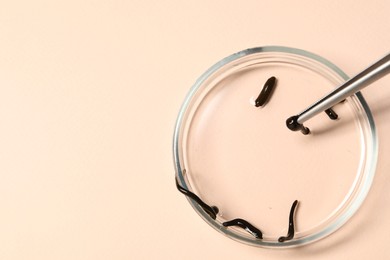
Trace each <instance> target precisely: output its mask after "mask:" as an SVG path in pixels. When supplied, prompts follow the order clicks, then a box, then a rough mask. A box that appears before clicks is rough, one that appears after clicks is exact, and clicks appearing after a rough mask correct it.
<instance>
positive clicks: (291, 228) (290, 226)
mask: <svg viewBox="0 0 390 260" xmlns="http://www.w3.org/2000/svg"><path fill="white" fill-rule="evenodd" d="M297 205H298V201H297V200H295V201H294V203H293V204H292V206H291V209H290V215H289V218H288V232H287V236H281V237H279V239H278V241H279V242H281V243H282V242H284V241H287V240H291V239H293V238H294V235H295V224H294V214H295V210H296V208H297Z"/></svg>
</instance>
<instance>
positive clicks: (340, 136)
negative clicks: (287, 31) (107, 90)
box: [173, 46, 378, 248]
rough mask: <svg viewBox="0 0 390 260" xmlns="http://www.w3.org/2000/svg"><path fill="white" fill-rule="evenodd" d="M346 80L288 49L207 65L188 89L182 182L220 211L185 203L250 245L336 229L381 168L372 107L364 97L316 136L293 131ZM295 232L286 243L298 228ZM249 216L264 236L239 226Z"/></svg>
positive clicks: (316, 125)
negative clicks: (268, 88) (268, 86)
mask: <svg viewBox="0 0 390 260" xmlns="http://www.w3.org/2000/svg"><path fill="white" fill-rule="evenodd" d="M270 77H276V86H275V90H274V91H273V93H272V95H271V97H270V99H269V101H268V103H267V104H266V105H265V106H263V107H256V106H254V100H255V99H256V97H257V96H258V95H259V93H260V91H261V90H262V87H263V85H264V83H265V82H266V81H267V79H269V78H270ZM347 79H348V76H347V75H346V74H345V73H344V72H342V71H341V70H340V69H339V68H338V67H336V66H335V65H334V64H332V63H331V62H329V61H327V60H326V59H324V58H322V57H320V56H318V55H315V54H313V53H310V52H307V51H304V50H300V49H295V48H289V47H282V46H266V47H257V48H251V49H247V50H243V51H240V52H238V53H235V54H233V55H230V56H228V57H226V58H224V59H223V60H221V61H220V62H218V63H216V64H215V65H214V66H212V67H211V68H209V69H208V70H207V71H206V72H205V73H204V74H203V75H201V76H200V78H199V79H198V80H197V81H196V82H195V84H194V85H193V87H192V88H191V89H190V90H189V93H188V94H187V96H186V98H185V100H184V103H183V105H182V107H181V109H180V111H179V115H178V118H177V121H176V125H175V130H174V140H173V156H174V165H175V171H176V176H175V177H176V179H177V182H178V185H180V186H181V187H183V188H184V189H186V190H189V191H190V192H192V193H194V194H196V195H197V196H198V197H199V198H200V199H201V200H202V201H203V202H204V203H206V204H207V205H215V206H216V207H218V209H219V212H218V214H216V218H215V219H214V218H212V217H210V215H209V214H208V213H207V212H206V211H205V210H204V208H203V207H201V206H200V205H199V203H198V202H197V201H196V200H194V199H192V198H190V197H187V199H188V201H189V203H190V204H191V206H192V207H193V209H194V210H195V211H196V212H197V213H198V214H199V216H200V217H201V218H203V220H204V221H205V222H207V223H208V224H209V225H210V226H211V227H213V228H214V229H215V230H217V231H218V232H220V233H222V234H224V235H226V236H228V237H229V238H232V239H234V240H237V241H239V242H243V243H246V244H249V245H254V246H259V247H266V248H287V247H295V246H301V245H306V244H309V243H312V242H314V241H317V240H319V239H322V238H324V237H326V236H328V235H330V234H331V233H333V232H334V231H336V230H338V229H339V228H340V227H342V225H343V224H345V223H346V222H347V221H348V219H350V218H351V217H352V216H353V215H354V214H355V213H356V211H357V210H358V209H359V207H360V205H361V204H362V203H363V201H364V199H365V197H366V195H367V193H368V191H369V189H370V186H371V184H372V181H373V178H374V175H375V167H376V161H377V152H378V145H377V142H378V140H377V135H376V130H375V124H374V120H373V117H372V114H371V112H370V109H369V107H368V105H367V103H366V102H365V100H364V98H363V96H362V94H361V93H357V94H355V95H353V96H351V97H349V98H347V99H346V100H345V101H344V102H341V103H340V104H337V105H335V106H334V107H333V108H332V109H333V110H334V111H335V112H336V113H337V115H338V119H337V120H331V119H330V118H329V117H328V115H327V114H326V113H322V114H320V115H318V116H316V117H314V118H312V119H311V120H309V121H307V122H306V123H305V126H307V127H309V128H310V130H311V133H310V134H309V135H303V134H301V133H299V132H292V131H290V130H289V129H288V128H287V127H286V124H285V121H286V119H287V118H288V117H290V116H292V115H295V114H297V113H298V112H301V111H302V110H303V109H304V108H306V107H307V106H308V105H310V104H312V103H314V102H315V101H316V100H318V99H319V98H320V97H322V96H324V95H325V94H326V93H328V92H329V91H331V90H332V89H334V88H335V87H337V86H338V85H340V84H341V83H343V82H345V81H346V80H347ZM295 200H298V206H297V208H296V210H295V212H294V226H295V232H294V235H293V238H292V239H289V240H286V241H284V242H280V241H279V238H280V237H281V236H286V235H287V233H288V229H289V224H290V222H289V221H290V214H291V213H292V212H291V211H290V210H291V205H292V203H293V202H294V201H295ZM237 218H238V219H244V220H246V221H248V222H249V223H250V224H251V225H253V226H255V227H256V228H258V229H259V230H261V232H262V235H263V236H262V238H261V239H260V238H258V237H255V236H254V235H253V234H251V233H250V232H248V230H245V228H243V227H240V226H229V227H226V226H224V225H223V223H225V222H226V221H230V220H232V219H237Z"/></svg>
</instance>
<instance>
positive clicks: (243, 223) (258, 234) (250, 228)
mask: <svg viewBox="0 0 390 260" xmlns="http://www.w3.org/2000/svg"><path fill="white" fill-rule="evenodd" d="M222 225H223V226H225V227H230V226H238V227H240V228H243V229H244V230H246V231H247V232H248V233H249V234H251V235H252V236H254V237H255V238H258V239H263V233H262V232H261V231H260V230H259V229H258V228H256V227H255V226H253V225H252V224H251V223H249V222H248V221H246V220H244V219H241V218H236V219H233V220H230V221H226V222H223V223H222Z"/></svg>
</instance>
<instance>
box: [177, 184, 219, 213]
mask: <svg viewBox="0 0 390 260" xmlns="http://www.w3.org/2000/svg"><path fill="white" fill-rule="evenodd" d="M175 181H176V187H177V189H178V190H179V191H180V192H181V193H183V194H184V195H186V196H187V197H190V198H191V199H193V200H194V201H195V202H196V203H198V205H199V206H201V207H202V209H203V210H204V211H205V212H206V213H207V214H208V215H209V216H210V217H211V218H212V219H216V218H217V214H218V212H219V209H218V208H217V207H216V206H211V207H210V206H209V205H207V204H206V203H204V202H203V201H202V200H201V199H200V198H199V197H198V196H197V195H195V194H194V193H192V192H191V191H189V190H187V189H185V188H183V187H182V186H180V185H179V182H178V181H177V178H175Z"/></svg>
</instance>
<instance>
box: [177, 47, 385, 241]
mask: <svg viewBox="0 0 390 260" xmlns="http://www.w3.org/2000/svg"><path fill="white" fill-rule="evenodd" d="M272 53H278V54H280V55H283V54H286V55H296V56H297V57H302V58H304V59H306V60H309V61H313V62H314V63H318V64H319V65H321V66H325V67H326V68H327V69H330V70H331V71H333V72H334V73H336V74H337V75H338V76H339V77H341V78H342V79H344V80H347V79H348V76H347V75H346V74H345V73H344V72H343V71H342V70H341V69H339V68H338V67H337V66H336V65H334V64H333V63H331V62H329V61H328V60H326V59H324V58H322V57H320V56H318V55H316V54H313V53H310V52H307V51H305V50H301V49H296V48H290V47H284V46H264V47H256V48H250V49H246V50H243V51H240V52H237V53H234V54H232V55H230V56H228V57H226V58H224V59H222V60H221V61H219V62H217V63H216V64H215V65H213V66H212V67H210V68H209V69H208V70H207V71H206V72H205V73H204V74H202V75H201V76H200V77H199V78H198V80H197V81H196V82H195V84H194V85H193V86H192V87H191V89H190V90H189V92H188V94H187V96H186V98H185V100H184V102H183V104H182V106H181V109H180V111H179V115H178V117H177V120H176V124H175V129H174V137H173V157H174V164H175V171H176V177H177V179H178V181H179V183H180V185H182V186H183V187H184V188H186V189H189V190H191V186H190V184H189V182H188V180H187V178H186V176H185V174H184V172H183V167H182V165H181V162H182V154H181V145H182V144H181V138H182V135H183V122H184V121H185V116H186V113H187V109H188V108H189V106H190V105H191V102H192V101H193V99H194V98H195V96H196V93H197V91H198V90H199V88H200V87H201V86H202V85H203V84H204V83H205V82H206V81H207V80H208V79H209V78H210V77H211V76H212V75H214V74H215V73H217V72H218V71H219V70H220V69H221V68H222V67H223V66H225V65H227V64H230V63H232V62H234V61H237V60H239V59H241V58H243V57H247V56H250V55H255V54H270V55H272ZM353 98H354V100H355V102H356V103H357V104H358V105H359V106H360V109H361V110H362V113H363V119H362V120H364V122H363V123H364V128H365V129H363V131H365V133H364V135H365V137H366V138H368V141H367V142H365V144H364V145H365V151H364V155H362V156H365V157H366V159H365V162H364V165H362V167H363V168H364V174H363V176H361V179H360V180H357V181H359V183H358V186H359V187H358V188H357V189H358V190H357V191H356V190H354V192H355V194H353V198H352V200H351V201H349V202H348V204H347V205H346V208H344V209H341V213H340V214H339V215H338V216H337V218H336V219H334V220H333V221H331V223H329V224H328V225H326V226H325V227H324V228H322V229H321V230H319V231H318V232H315V233H313V234H309V235H307V236H305V237H301V238H298V239H293V240H290V241H286V242H284V243H279V242H277V241H263V240H259V239H255V238H251V237H248V236H246V235H242V234H241V233H240V232H236V231H235V230H233V229H228V228H225V227H223V226H222V224H221V223H220V222H218V221H216V220H213V219H212V218H210V217H209V215H208V214H207V213H205V212H204V210H203V209H202V208H201V207H200V206H199V205H198V204H197V203H196V202H194V201H193V200H191V199H189V198H188V201H189V202H190V204H191V206H192V207H193V208H194V209H195V211H196V212H197V213H198V214H199V215H200V216H201V217H202V218H203V219H204V220H205V221H206V222H207V223H208V224H209V225H210V226H212V227H213V228H214V229H216V230H217V231H219V232H221V233H223V234H224V235H226V236H228V237H230V238H232V239H234V240H237V241H239V242H243V243H246V244H249V245H254V246H259V247H270V248H288V247H296V246H301V245H305V244H309V243H312V242H314V241H317V240H319V239H321V238H324V237H326V236H328V235H330V234H332V233H333V232H335V231H336V230H337V229H339V228H340V227H341V226H342V225H343V224H344V223H346V222H347V221H348V219H350V218H351V217H352V216H353V215H354V214H355V212H356V211H357V210H358V209H359V207H360V205H361V204H362V203H363V201H364V199H365V197H366V195H367V194H368V191H369V189H370V187H371V184H372V181H373V178H374V175H375V169H376V161H377V154H378V139H377V134H376V128H375V123H374V119H373V116H372V114H371V111H370V109H369V106H368V104H367V103H366V101H365V100H364V98H363V96H362V94H361V93H360V92H358V93H356V94H355V95H354V96H353ZM363 140H364V139H363Z"/></svg>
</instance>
